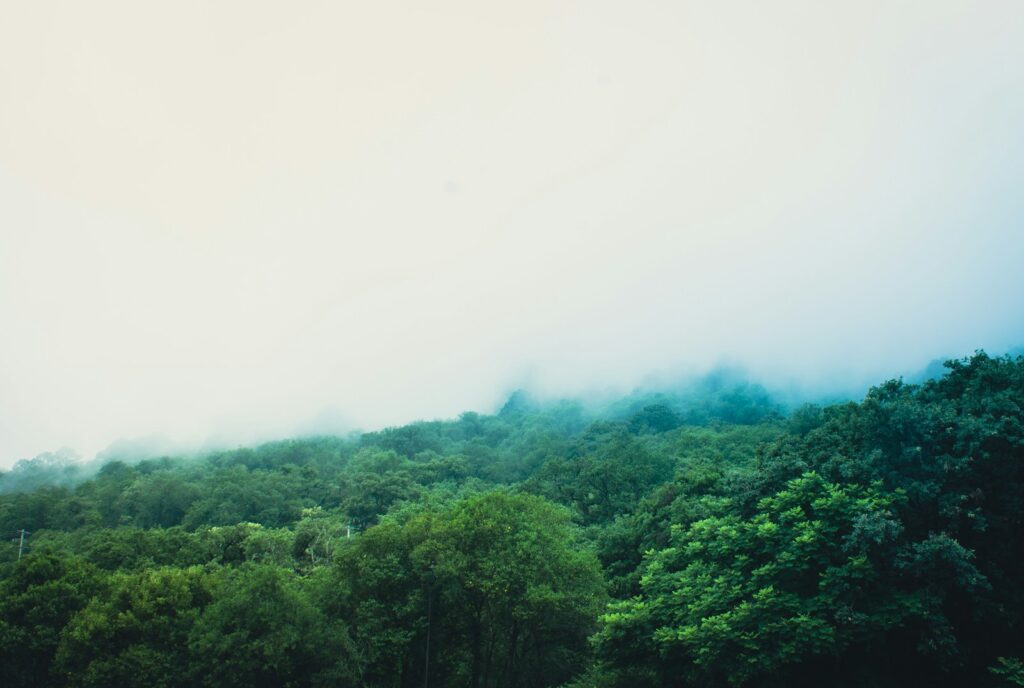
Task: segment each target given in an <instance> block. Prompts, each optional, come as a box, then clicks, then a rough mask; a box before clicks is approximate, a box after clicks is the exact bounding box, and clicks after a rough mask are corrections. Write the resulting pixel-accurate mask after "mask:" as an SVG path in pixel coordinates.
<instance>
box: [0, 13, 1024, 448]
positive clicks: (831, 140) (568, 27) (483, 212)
mask: <svg viewBox="0 0 1024 688" xmlns="http://www.w3.org/2000/svg"><path fill="white" fill-rule="evenodd" d="M0 9H2V16H3V20H2V21H0V328H2V330H0V334H2V336H0V467H4V466H9V465H11V464H13V463H14V462H15V461H16V460H18V459H23V458H27V457H30V456H34V455H36V454H39V453H41V452H45V451H52V450H55V449H58V448H61V447H70V448H72V449H73V450H74V451H76V452H77V453H78V454H79V455H81V456H83V457H87V458H88V457H91V456H93V455H95V454H96V453H97V452H101V451H102V450H103V449H104V448H106V447H108V446H109V445H111V444H112V443H114V442H116V441H119V440H127V441H129V442H130V441H132V440H133V438H140V437H142V438H146V437H154V436H156V437H160V438H163V439H162V440H161V441H162V442H165V443H169V445H168V446H201V445H204V444H209V443H228V444H231V443H249V442H254V441H258V440H261V439H267V438H273V437H285V436H290V435H296V434H304V433H310V432H344V431H347V430H350V429H352V428H366V429H372V428H376V427H381V426H383V425H387V424H395V423H402V422H406V421H410V420H413V419H418V418H436V417H449V416H454V415H456V414H458V413H459V412H461V411H465V410H478V411H489V410H493V409H494V408H495V407H496V406H497V405H499V404H500V403H501V401H502V400H503V399H504V397H505V396H506V395H507V394H508V392H509V391H510V390H512V389H515V388H520V387H522V388H527V389H531V390H533V391H534V392H535V393H536V394H539V395H548V396H559V395H573V394H579V393H583V392H586V391H593V390H604V391H607V390H623V391H626V390H630V389H632V388H634V387H636V386H644V385H653V386H657V385H658V384H660V383H661V382H663V381H665V380H677V379H680V378H682V377H685V376H687V375H692V374H699V373H701V372H703V371H706V370H709V369H711V368H713V367H716V366H720V365H728V366H741V367H743V368H744V369H746V370H747V371H749V373H750V375H751V376H752V377H754V378H755V379H758V380H762V381H764V382H765V383H766V384H768V385H770V386H775V387H780V388H786V389H790V390H802V391H803V392H806V393H807V394H810V395H813V394H826V393H829V391H830V390H833V391H834V390H839V391H842V392H843V393H846V392H849V391H850V390H856V389H859V388H861V387H862V386H863V385H866V384H869V383H870V382H877V381H880V380H882V379H884V378H887V377H890V376H893V375H898V374H904V373H911V372H913V371H915V370H919V369H921V368H923V367H924V366H925V365H927V364H928V363H929V362H930V361H931V360H933V359H935V358H937V357H942V356H962V355H966V354H970V353H971V352H972V351H973V350H975V349H978V348H984V349H986V350H988V351H990V352H992V353H999V352H1002V351H1005V350H1007V349H1009V348H1010V347H1013V346H1015V345H1019V344H1020V343H1022V342H1024V309H1022V308H1021V307H1020V304H1019V302H1020V298H1021V294H1024V276H1022V270H1021V266H1022V265H1024V227H1022V218H1024V212H1022V211H1024V194H1022V193H1021V189H1020V180H1021V179H1022V178H1024V127H1022V126H1021V122H1024V4H1021V3H1011V2H979V1H977V0H973V1H965V2H946V1H941V0H933V1H931V2H927V3H924V2H921V3H893V2H870V1H860V2H844V3H832V2H829V3H822V2H773V3H763V2H744V3H738V2H717V3H705V2H685V1H679V0H677V1H674V2H645V1H640V0H638V1H636V2H630V3H623V2H601V1H597V0H588V1H587V2H569V1H564V2H563V1H560V2H539V1H534V0H523V1H521V2H516V3H480V2H469V1H462V0H436V1H435V2H430V3H422V2H420V3H414V2H408V3H401V2H392V1H388V0H385V1H382V2H360V3H355V2H312V1H310V2H293V3H285V2H253V1H252V0H248V1H246V2H241V1H224V2H217V3H206V2H198V1H179V2H174V3H150V2H138V1H136V0H132V1H128V0H125V1H123V2H111V1H109V0H96V1H95V2H89V3H64V2H13V1H11V0H0Z"/></svg>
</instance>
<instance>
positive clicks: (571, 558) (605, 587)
mask: <svg viewBox="0 0 1024 688" xmlns="http://www.w3.org/2000/svg"><path fill="white" fill-rule="evenodd" d="M946 369H947V373H946V374H945V375H943V376H933V377H932V378H931V379H929V380H926V381H924V382H922V383H921V384H919V385H911V384H905V383H903V382H902V381H890V382H886V383H884V384H882V385H879V386H878V387H875V388H872V389H871V390H870V391H869V392H868V394H867V395H866V396H865V398H864V399H863V400H862V401H860V402H858V403H854V402H848V403H841V404H834V405H831V406H826V407H818V406H813V405H808V406H803V407H800V408H797V409H796V410H794V411H793V412H792V413H791V414H789V416H788V417H785V418H783V417H782V416H781V410H780V406H779V405H778V404H777V403H776V402H775V401H774V400H773V399H772V398H771V397H770V396H769V395H768V394H767V392H765V390H764V389H763V388H761V387H759V386H757V385H754V384H751V383H749V382H747V381H745V380H743V379H742V378H741V377H739V376H737V375H736V374H734V373H729V372H727V371H719V372H717V373H715V374H713V375H711V376H708V377H707V378H705V379H702V380H699V381H697V382H696V383H694V384H692V385H690V386H687V387H682V388H678V389H666V390H662V391H660V392H657V393H647V392H637V393H635V394H632V395H629V396H627V397H625V398H622V399H618V400H611V401H606V403H603V404H596V403H588V404H584V403H581V402H553V403H549V402H543V401H539V400H536V399H532V398H530V397H529V395H527V394H525V393H516V394H514V395H513V396H512V397H511V398H510V399H509V402H508V403H507V404H506V405H505V407H504V408H503V409H502V410H501V411H500V412H499V413H498V414H496V415H493V416H488V415H482V414H476V413H466V414H463V415H462V416H460V417H459V418H458V419H457V420H453V421H433V422H425V423H414V424H411V425H407V426H403V427H397V428H388V429H386V430H383V431H380V432H376V433H366V434H362V435H353V436H351V437H346V438H337V437H310V438H301V439H295V440H288V441H282V442H272V443H268V444H265V445H262V446H260V447H254V448H244V449H237V450H231V451H223V452H215V453H212V454H209V455H206V456H201V457H190V458H186V457H161V458H155V459H154V458H147V459H145V460H141V461H137V460H134V459H133V457H132V456H130V452H131V447H130V446H127V445H126V446H125V447H122V448H121V450H119V452H120V453H119V454H118V458H119V460H117V461H111V462H108V463H106V464H105V465H103V466H101V467H99V468H98V469H97V468H96V467H95V466H89V465H87V464H80V463H79V462H74V461H69V460H66V458H67V457H52V456H51V457H45V456H44V457H39V458H38V459H37V460H33V461H29V462H25V463H23V464H20V465H19V466H18V467H16V469H15V470H13V471H11V472H10V473H7V474H5V475H3V476H0V529H3V530H4V531H6V532H8V533H10V534H14V533H16V532H18V531H19V530H20V529H22V528H24V529H26V530H27V531H29V532H30V535H29V538H28V542H27V545H28V549H27V553H26V554H25V556H23V557H22V559H21V561H15V560H16V558H17V549H18V548H17V545H12V544H10V543H9V544H8V545H6V546H3V547H0V666H2V667H3V674H2V678H3V685H4V686H5V688H6V686H8V685H10V686H15V687H17V686H40V687H50V686H54V687H56V686H98V685H104V686H107V685H117V686H133V685H146V686H151V685H153V686H172V685H175V686H177V685H183V686H184V685H188V686H193V685H205V686H209V687H210V688H214V687H219V686H236V685H237V686H243V685H244V686H349V685H351V686H366V687H377V686H382V687H383V686H395V687H402V688H404V687H405V686H419V685H423V684H424V683H428V684H429V685H434V686H440V685H448V686H471V687H473V688H477V687H484V686H486V687H488V688H491V687H493V688H526V687H529V686H554V685H568V686H575V687H577V688H584V687H591V688H613V687H615V688H625V687H632V686H640V685H643V686H648V685H649V686H658V685H665V686H701V687H702V688H715V687H716V686H742V687H752V686H758V687H759V688H772V687H773V686H785V687H786V688H790V687H791V686H792V687H800V688H802V687H804V686H806V687H808V688H810V687H811V686H821V685H830V686H847V687H849V688H854V687H857V688H862V687H863V688H868V687H872V688H897V687H898V686H905V685H929V686H936V687H938V688H954V687H958V686H964V685H972V686H974V685H976V686H979V687H981V688H985V687H987V686H991V687H992V688H995V687H996V686H1009V685H1021V683H1022V682H1024V679H1022V677H1021V674H1022V672H1021V663H1020V660H1019V659H1016V658H1019V657H1020V654H1021V648H1022V647H1024V585H1021V581H1022V580H1024V557H1021V556H1020V554H1019V552H1020V549H1021V547H1020V533H1021V532H1022V528H1024V358H1016V359H1011V358H1009V357H1002V358H994V357H990V356H988V355H986V354H984V353H978V354H976V355H975V356H972V357H971V358H969V359H964V360H961V361H951V362H948V363H947V364H946Z"/></svg>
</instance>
